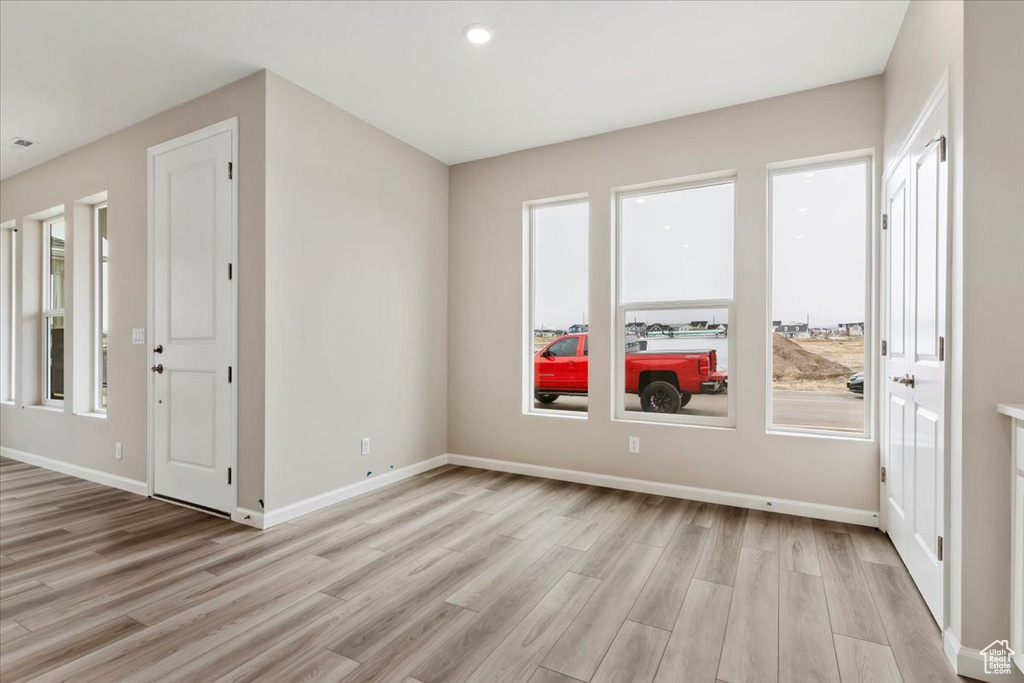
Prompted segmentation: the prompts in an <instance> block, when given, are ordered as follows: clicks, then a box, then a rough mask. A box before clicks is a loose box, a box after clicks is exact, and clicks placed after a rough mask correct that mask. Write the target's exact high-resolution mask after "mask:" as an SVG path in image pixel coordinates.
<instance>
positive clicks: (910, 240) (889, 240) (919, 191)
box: [882, 101, 947, 624]
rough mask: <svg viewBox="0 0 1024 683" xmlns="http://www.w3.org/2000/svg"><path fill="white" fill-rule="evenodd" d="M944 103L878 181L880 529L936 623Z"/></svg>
mask: <svg viewBox="0 0 1024 683" xmlns="http://www.w3.org/2000/svg"><path fill="white" fill-rule="evenodd" d="M945 136H946V109H945V104H944V101H943V102H941V103H940V104H939V106H938V107H937V109H936V112H935V113H934V114H933V115H932V117H931V118H930V119H929V120H928V121H927V122H926V124H925V126H924V128H923V129H922V133H921V135H920V136H919V137H918V138H917V139H916V140H914V141H913V144H912V145H911V148H910V150H909V152H908V154H907V156H906V157H905V158H904V159H903V160H902V161H901V162H900V164H899V165H898V167H897V168H896V169H895V170H894V172H893V173H892V174H891V175H890V177H889V178H888V179H887V181H886V186H885V199H886V214H887V217H888V229H887V230H886V231H885V238H884V240H885V241H884V246H885V328H886V337H885V338H886V345H887V350H886V357H885V359H884V360H885V378H884V381H883V410H882V419H883V420H884V423H885V424H884V429H883V435H884V436H883V444H882V447H883V451H884V452H883V457H884V464H885V468H886V488H885V498H886V500H885V506H886V516H887V528H888V532H889V535H890V536H891V537H892V540H893V544H894V545H895V546H896V549H897V550H898V551H899V553H900V556H901V557H902V558H903V562H904V563H905V564H906V565H907V569H908V570H909V571H910V575H911V576H912V577H913V579H914V581H915V583H916V584H917V587H918V589H919V590H920V591H921V595H922V596H924V599H925V602H927V603H928V607H929V609H930V610H931V612H932V615H933V616H934V617H935V620H936V621H937V622H939V623H940V624H941V623H942V609H943V594H944V583H943V567H942V562H943V558H942V551H941V543H942V541H941V539H940V537H941V536H942V534H943V528H944V523H945V510H944V493H943V492H944V487H945V465H944V462H945V457H944V453H945V438H944V434H945V401H946V386H945V371H944V367H943V366H944V358H943V356H944V343H945V342H944V338H945V336H946V273H947V267H946V244H947V162H946V160H945V155H946V137H945Z"/></svg>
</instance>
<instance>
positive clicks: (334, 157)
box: [266, 74, 448, 510]
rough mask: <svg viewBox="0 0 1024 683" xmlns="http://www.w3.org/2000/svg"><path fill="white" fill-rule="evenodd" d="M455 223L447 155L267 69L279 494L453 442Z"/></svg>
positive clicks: (277, 499) (306, 493)
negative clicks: (450, 320)
mask: <svg viewBox="0 0 1024 683" xmlns="http://www.w3.org/2000/svg"><path fill="white" fill-rule="evenodd" d="M447 225H448V168H447V166H445V165H444V164H442V163H440V162H439V161H436V160H435V159H433V158H431V157H429V156H427V155H426V154H423V153H422V152H419V151H417V150H415V149H413V148H412V147H409V146H408V145H406V144H404V143H402V142H399V141H398V140H396V139H395V138H393V137H391V136H389V135H387V134H385V133H383V132H382V131H380V130H378V129H377V128H374V127H373V126H370V125H369V124H367V123H365V122H363V121H361V120H359V119H357V118H356V117H354V116H352V115H351V114H349V113H347V112H345V111H342V110H341V109H338V108H337V107H334V106H333V105H331V104H329V103H328V102H326V101H324V100H322V99H320V98H318V97H316V96H315V95H313V94H311V93H309V92H307V91H305V90H303V89H301V88H299V87H298V86H295V85H293V84H291V83H289V82H287V81H285V80H284V79H281V78H279V77H277V76H274V75H273V74H268V77H267V244H266V255H267V264H266V265H267V270H266V275H267V289H266V293H267V310H266V319H267V321H268V325H269V326H268V328H267V331H266V332H267V353H266V360H267V365H266V380H267V384H266V418H267V421H266V439H267V442H266V443H267V459H266V477H267V497H266V504H267V509H268V510H275V509H279V508H281V507H282V506H285V505H288V504H290V503H294V502H296V501H299V500H302V499H304V498H308V497H310V496H313V495H317V494H320V493H324V492H327V491H330V490H332V489H336V488H339V487H341V486H344V485H347V484H351V483H354V482H357V481H359V480H361V479H363V478H365V476H366V473H367V472H368V471H372V472H374V473H375V474H380V473H382V472H386V471H388V470H389V469H390V468H391V467H392V466H394V467H395V468H399V467H402V466H403V465H408V464H411V463H413V462H416V461H418V460H423V459H425V458H428V457H432V456H435V455H439V454H442V453H444V452H445V451H446V447H447V417H446V415H447V388H446V372H447V358H446V353H447V327H446V320H447V240H448V234H447ZM362 437H370V439H371V442H370V443H371V453H370V455H369V456H361V455H360V439H361V438H362Z"/></svg>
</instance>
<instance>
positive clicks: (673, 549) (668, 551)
mask: <svg viewBox="0 0 1024 683" xmlns="http://www.w3.org/2000/svg"><path fill="white" fill-rule="evenodd" d="M707 534H708V530H707V528H705V527H702V526H693V525H690V524H681V525H680V526H679V527H678V528H677V529H676V532H675V535H674V536H673V538H672V540H671V541H670V542H669V545H668V547H667V548H665V552H664V553H662V556H661V559H660V560H658V564H657V566H656V567H655V568H654V571H653V572H652V573H651V578H650V579H649V580H648V581H647V584H646V585H645V586H644V588H643V590H642V591H641V592H640V595H639V596H638V597H637V599H636V603H635V604H634V605H633V609H632V610H631V611H630V613H629V618H630V619H632V620H633V621H638V622H640V623H642V624H647V625H648V626H654V627H656V628H660V629H664V630H671V629H672V625H673V624H675V622H676V617H677V616H678V615H679V608H680V607H681V606H682V604H683V598H684V597H685V596H686V591H687V588H688V587H689V585H690V579H691V578H692V577H693V572H694V569H695V568H696V567H697V560H698V558H699V557H700V553H701V549H702V548H703V547H704V542H705V540H706V538H707Z"/></svg>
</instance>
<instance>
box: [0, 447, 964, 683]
mask: <svg viewBox="0 0 1024 683" xmlns="http://www.w3.org/2000/svg"><path fill="white" fill-rule="evenodd" d="M0 679H2V680H3V681H4V683H14V682H15V681H22V680H39V681H63V680H72V681H76V682H77V681H253V680H261V681H300V680H307V681H395V682H396V683H403V682H404V683H416V682H417V681H420V682H422V683H440V682H441V681H487V682H491V681H511V682H514V683H527V682H529V683H544V682H547V681H558V682H561V683H573V682H574V681H595V682H596V681H603V682H616V683H624V682H631V681H638V682H639V681H658V682H659V683H676V682H681V681H709V682H711V683H714V681H716V680H720V681H725V682H726V683H742V682H744V681H755V682H757V683H765V682H770V681H778V680H782V681H800V682H803V681H841V682H842V683H852V682H854V681H900V680H902V681H906V682H907V683H911V682H913V681H955V680H957V677H956V676H954V674H953V672H952V669H951V668H950V666H949V665H948V663H947V662H946V660H945V658H944V657H943V654H942V646H941V641H940V637H939V631H938V628H937V627H936V626H935V624H934V622H932V620H931V617H930V616H929V614H928V611H927V608H926V607H925V605H924V602H923V601H922V600H921V597H920V595H919V594H918V593H917V591H916V590H915V588H914V585H913V583H912V582H911V580H910V577H909V576H908V574H907V572H906V569H905V568H904V567H903V565H902V563H901V562H900V560H899V558H898V557H897V555H896V553H895V551H894V550H893V547H892V545H891V544H890V543H889V541H888V539H887V537H885V536H884V535H882V534H881V533H879V532H877V531H875V530H870V529H864V528H859V527H851V526H847V525H843V524H837V523H819V522H816V521H812V520H810V519H805V518H799V517H787V516H784V515H776V514H771V513H764V512H757V511H747V510H742V509H737V508H730V507H724V506H716V505H709V504H704V503H695V502H691V501H683V500H675V499H670V498H660V497H656V496H649V495H642V494H637V493H629V492H624V491H616V490H612V489H602V488H596V487H591V486H584V485H581V484H569V483H565V482H557V481H549V480H544V479H534V478H531V477H524V476H518V475H512V474H503V473H498V472H489V471H484V470H473V469H467V468H460V467H454V466H448V467H444V468H439V469H436V470H433V471H431V472H428V473H425V474H422V475H420V476H417V477H415V478H413V479H409V480H406V481H404V482H401V483H399V484H396V485H394V486H391V487H388V488H385V489H381V490H379V491H376V492H374V493H372V494H368V495H365V496H362V497H359V498H355V499H353V500H350V501H346V502H344V503H341V504H338V505H335V506H333V507H331V508H327V509H325V510H322V511H319V512H317V513H314V514H312V515H309V516H306V517H303V518H300V519H297V520H295V521H293V522H292V523H289V524H284V525H281V526H278V527H275V528H273V529H269V530H267V531H257V530H255V529H250V528H247V527H243V526H239V525H235V524H232V523H230V522H227V521H223V520H220V519H215V518H212V517H209V516H206V515H203V514H201V513H198V512H193V511H191V510H187V509H184V508H180V507H176V506H172V505H168V504H165V503H161V502H159V501H156V500H150V499H144V498H139V497H137V496H134V495H131V494H128V493H124V492H121V491H116V490H113V489H108V488H104V487H102V486H98V485H94V484H91V483H87V482H83V481H81V480H78V479H73V478H70V477H65V476H63V475H60V474H55V473H53V472H49V471H46V470H41V469H37V468H34V467H30V466H28V465H24V464H21V463H18V462H14V461H11V460H0Z"/></svg>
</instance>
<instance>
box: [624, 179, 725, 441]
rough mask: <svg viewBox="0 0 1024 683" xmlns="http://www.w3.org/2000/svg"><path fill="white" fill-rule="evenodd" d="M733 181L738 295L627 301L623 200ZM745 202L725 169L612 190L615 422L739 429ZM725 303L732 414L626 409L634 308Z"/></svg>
mask: <svg viewBox="0 0 1024 683" xmlns="http://www.w3.org/2000/svg"><path fill="white" fill-rule="evenodd" d="M717 185H732V188H733V204H732V238H733V239H732V297H731V298H729V299H685V300H659V301H630V302H623V301H622V256H621V255H622V237H623V228H624V226H623V222H622V205H623V202H624V201H626V200H628V199H632V198H635V197H646V196H649V195H652V194H661V193H666V192H677V191H680V190H695V189H699V188H702V187H714V186H717ZM738 207H739V182H738V177H737V174H736V172H735V171H723V172H719V173H711V174H706V175H701V176H695V177H691V178H688V179H682V180H674V181H660V182H654V183H644V184H642V185H634V186H631V187H624V188H618V189H616V190H613V191H612V212H613V222H614V229H613V239H614V245H613V246H614V248H613V249H612V273H613V281H614V307H615V315H614V316H613V321H612V326H613V327H612V346H613V349H614V351H613V353H612V372H611V376H612V378H613V387H612V406H611V417H612V421H615V422H634V423H635V422H639V423H653V424H665V425H672V426H676V427H705V428H719V429H735V428H736V393H737V392H736V387H737V386H738V385H737V384H736V382H735V380H734V378H733V372H734V368H735V366H736V329H737V321H736V291H737V286H738V284H739V283H738V269H737V267H736V265H737V264H736V253H737V250H736V223H737V221H736V216H737V214H738V211H737V209H738ZM712 308H719V309H725V310H726V312H727V313H728V316H729V323H728V324H729V331H728V335H727V344H728V349H729V368H728V371H729V391H728V393H727V394H726V397H727V400H726V405H727V413H726V415H725V416H724V417H711V416H704V415H681V414H675V415H665V414H661V413H644V412H640V413H637V412H635V411H627V410H626V391H625V388H626V320H627V319H628V316H629V313H630V312H631V311H659V310H675V311H679V310H700V309H712Z"/></svg>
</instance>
